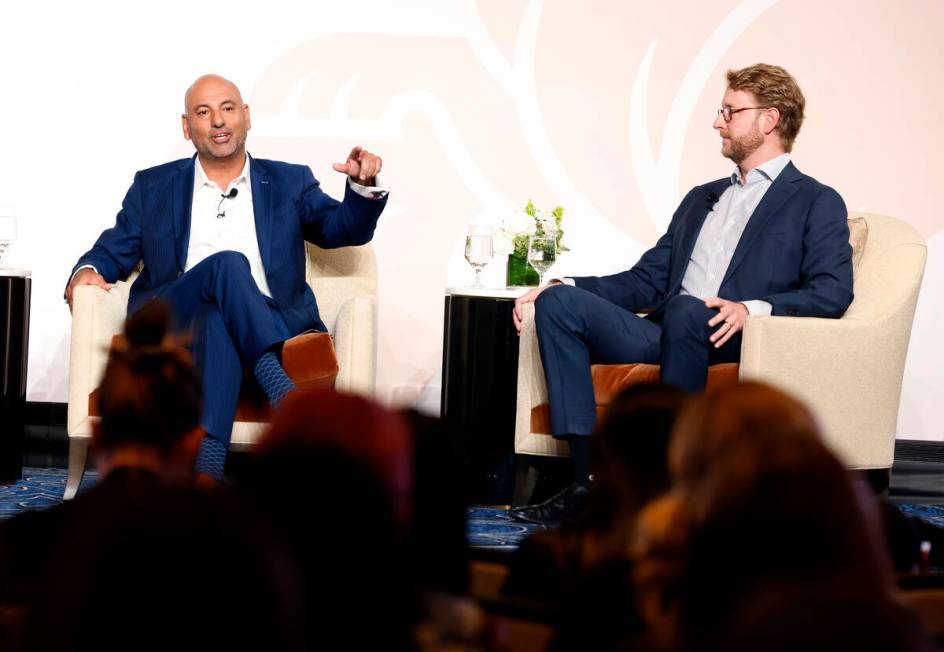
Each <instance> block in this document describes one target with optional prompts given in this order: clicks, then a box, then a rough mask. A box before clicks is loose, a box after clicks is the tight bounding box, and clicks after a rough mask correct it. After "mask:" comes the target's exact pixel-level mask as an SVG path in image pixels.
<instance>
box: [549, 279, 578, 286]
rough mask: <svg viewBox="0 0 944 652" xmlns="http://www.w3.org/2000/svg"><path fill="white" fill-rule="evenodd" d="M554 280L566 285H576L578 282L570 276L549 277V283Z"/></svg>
mask: <svg viewBox="0 0 944 652" xmlns="http://www.w3.org/2000/svg"><path fill="white" fill-rule="evenodd" d="M554 281H557V282H558V283H563V284H564V285H569V286H570V287H574V286H575V285H576V283H574V279H572V278H568V277H566V276H565V277H564V278H552V279H549V280H548V282H547V284H550V283H553V282H554Z"/></svg>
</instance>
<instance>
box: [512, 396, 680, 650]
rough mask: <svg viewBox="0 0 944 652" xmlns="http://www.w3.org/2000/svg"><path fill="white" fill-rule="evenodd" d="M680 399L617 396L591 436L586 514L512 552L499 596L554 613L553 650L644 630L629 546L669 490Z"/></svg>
mask: <svg viewBox="0 0 944 652" xmlns="http://www.w3.org/2000/svg"><path fill="white" fill-rule="evenodd" d="M685 400H686V394H685V392H683V391H682V390H680V389H678V388H675V387H670V386H667V385H635V386H632V387H630V388H628V389H626V390H624V391H623V392H622V393H620V394H619V395H618V396H617V397H616V399H615V400H614V401H613V402H612V404H611V405H610V407H609V409H608V410H607V411H606V413H605V414H604V416H603V418H602V420H601V421H600V424H599V426H598V427H597V429H596V431H595V432H594V437H593V439H592V441H593V445H594V447H595V448H594V456H593V461H594V473H593V477H594V481H593V484H592V485H591V489H590V496H589V502H588V505H587V509H586V510H585V511H584V512H583V514H581V515H580V516H579V517H578V518H577V519H576V520H575V521H573V522H569V523H565V524H564V525H563V526H562V527H561V529H560V530H549V531H546V532H538V533H536V534H534V535H532V536H531V537H530V538H528V539H527V540H525V541H524V542H523V543H522V544H521V546H520V548H519V549H518V552H517V553H516V554H515V557H514V559H513V561H512V563H511V568H510V573H509V576H508V580H507V581H506V583H505V586H504V588H503V593H504V594H505V595H507V596H513V597H521V598H528V599H530V600H534V601H539V602H542V603H544V604H546V605H547V606H549V607H551V608H555V609H559V610H560V612H561V613H562V614H563V615H562V617H561V618H560V619H559V621H558V625H557V627H556V630H557V635H556V638H555V641H554V646H553V649H555V650H606V649H611V648H613V647H614V646H616V645H618V644H621V643H622V644H628V643H629V642H631V641H632V640H634V639H635V638H636V637H638V636H639V635H640V634H641V633H642V631H643V625H642V620H641V618H640V617H639V615H638V612H637V611H636V606H635V598H634V595H633V589H632V562H631V559H630V555H629V549H630V543H631V541H632V540H633V535H634V533H635V529H636V522H637V518H638V515H639V512H640V511H641V510H642V509H643V508H644V507H645V506H646V504H648V503H649V502H650V501H651V500H653V499H654V498H656V497H658V496H660V495H661V494H663V493H664V492H665V491H667V490H668V488H669V472H668V461H667V455H668V447H669V433H670V432H671V430H672V426H673V424H674V423H675V419H676V417H677V415H678V413H679V411H680V410H681V409H682V405H683V404H684V402H685Z"/></svg>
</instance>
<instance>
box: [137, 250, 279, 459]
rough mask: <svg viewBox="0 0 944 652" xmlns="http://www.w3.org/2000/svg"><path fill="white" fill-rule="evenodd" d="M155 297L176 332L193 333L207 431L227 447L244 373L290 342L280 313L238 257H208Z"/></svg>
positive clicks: (230, 253)
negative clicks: (165, 305) (166, 306)
mask: <svg viewBox="0 0 944 652" xmlns="http://www.w3.org/2000/svg"><path fill="white" fill-rule="evenodd" d="M151 297H152V298H162V299H165V300H167V301H168V302H169V303H170V304H171V306H172V307H173V310H174V317H175V319H176V320H177V327H178V328H181V329H189V332H190V334H191V337H192V340H191V350H192V352H193V357H194V363H195V365H196V367H197V369H198V370H199V372H200V374H201V377H202V379H203V418H202V425H203V428H204V429H205V430H206V431H207V433H208V434H210V435H211V436H213V437H215V438H216V439H219V440H220V441H222V442H223V443H225V444H228V443H229V440H230V436H231V435H232V430H233V420H234V419H235V416H236V404H237V402H238V400H239V388H240V386H241V385H242V378H243V369H244V368H248V369H252V368H253V367H254V366H255V364H256V361H257V360H258V359H259V357H260V356H261V355H262V354H263V353H265V352H266V351H267V350H269V349H271V348H272V347H274V346H277V345H278V344H280V343H281V342H284V341H285V340H286V339H288V338H289V337H290V336H291V334H290V333H289V332H288V327H287V326H286V325H285V321H284V320H283V319H282V315H281V313H280V311H279V309H278V307H277V306H276V305H275V302H274V301H272V300H271V299H269V298H267V297H266V296H265V295H264V294H262V292H260V291H259V287H258V286H257V285H256V282H255V280H254V279H253V278H252V274H251V273H250V270H249V261H248V260H247V259H246V257H245V256H244V255H243V254H241V253H238V252H235V251H221V252H219V253H216V254H213V255H212V256H208V257H207V258H205V259H204V260H202V261H201V262H200V263H198V264H197V265H195V266H194V268H193V269H191V270H189V271H187V272H185V273H184V274H183V275H182V276H181V277H180V278H178V279H177V280H175V281H172V282H171V283H168V284H167V285H164V286H163V287H161V288H159V289H158V290H157V291H156V292H155V293H154V294H153V295H151ZM138 307H140V303H139V304H138V305H137V306H135V307H134V309H136V308H138Z"/></svg>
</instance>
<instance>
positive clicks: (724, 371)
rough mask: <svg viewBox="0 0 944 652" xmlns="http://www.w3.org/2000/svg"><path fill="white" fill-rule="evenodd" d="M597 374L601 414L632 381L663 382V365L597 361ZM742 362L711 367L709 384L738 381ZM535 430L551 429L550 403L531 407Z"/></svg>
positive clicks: (594, 369) (593, 371)
mask: <svg viewBox="0 0 944 652" xmlns="http://www.w3.org/2000/svg"><path fill="white" fill-rule="evenodd" d="M590 375H591V376H592V378H593V395H594V398H595V399H596V403H597V418H599V417H600V415H602V414H603V412H604V411H605V410H606V408H607V407H608V406H609V405H610V403H611V402H612V401H613V399H614V398H615V397H616V395H617V394H619V393H620V392H621V391H623V390H624V389H626V388H627V387H629V386H630V385H637V384H639V383H651V384H655V383H658V382H659V365H656V364H639V363H633V364H595V365H593V366H591V367H590ZM737 379H738V365H737V363H734V362H729V363H725V364H716V365H711V366H710V367H708V387H715V386H717V385H724V384H731V383H736V382H737ZM531 432H536V433H547V434H550V432H551V411H550V408H549V407H548V404H547V403H542V404H541V405H538V406H535V407H533V408H532V409H531Z"/></svg>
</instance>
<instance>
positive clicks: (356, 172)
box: [331, 146, 383, 186]
mask: <svg viewBox="0 0 944 652" xmlns="http://www.w3.org/2000/svg"><path fill="white" fill-rule="evenodd" d="M382 166H383V161H382V160H381V159H380V157H379V156H377V155H376V154H371V153H370V152H368V151H367V150H366V149H364V148H363V147H360V146H358V147H355V148H354V149H352V150H351V153H350V154H348V155H347V161H345V162H344V163H335V164H334V165H332V166H331V167H333V168H334V169H335V170H336V171H337V172H343V173H344V174H346V175H348V176H349V177H351V180H352V181H354V182H355V183H359V184H361V185H362V186H373V185H375V184H374V177H376V176H377V174H378V173H379V172H380V168H381V167H382Z"/></svg>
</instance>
